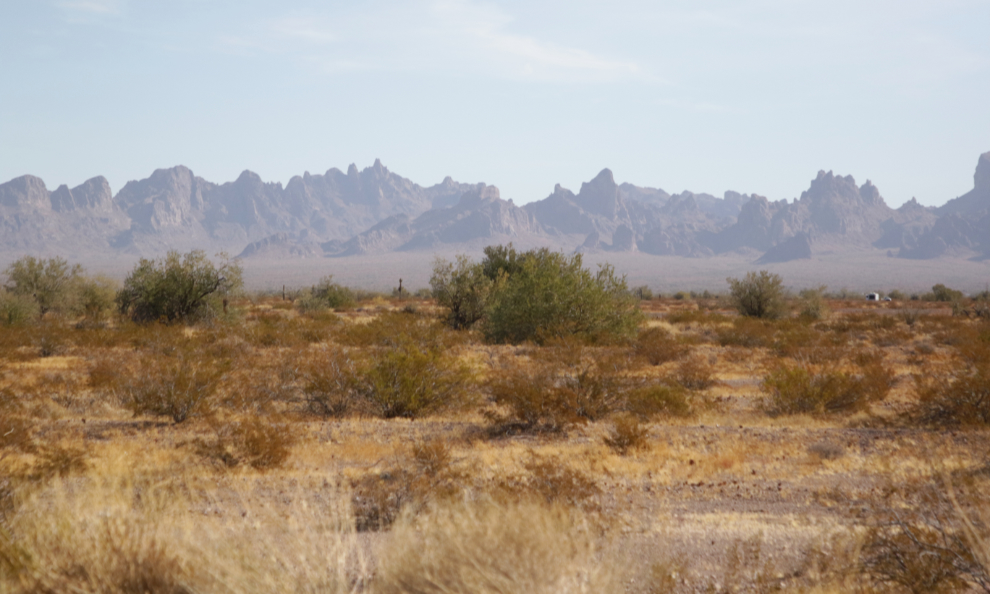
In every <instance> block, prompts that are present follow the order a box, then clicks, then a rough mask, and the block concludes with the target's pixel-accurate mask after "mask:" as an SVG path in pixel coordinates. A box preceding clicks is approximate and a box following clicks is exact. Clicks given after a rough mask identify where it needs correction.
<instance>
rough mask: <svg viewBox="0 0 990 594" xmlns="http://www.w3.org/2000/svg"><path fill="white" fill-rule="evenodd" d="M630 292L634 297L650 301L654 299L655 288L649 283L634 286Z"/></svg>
mask: <svg viewBox="0 0 990 594" xmlns="http://www.w3.org/2000/svg"><path fill="white" fill-rule="evenodd" d="M630 293H631V294H632V296H633V297H635V298H636V299H639V300H641V301H649V300H650V299H653V290H652V289H650V287H648V286H647V285H643V286H640V287H634V288H633V289H632V290H631V291H630Z"/></svg>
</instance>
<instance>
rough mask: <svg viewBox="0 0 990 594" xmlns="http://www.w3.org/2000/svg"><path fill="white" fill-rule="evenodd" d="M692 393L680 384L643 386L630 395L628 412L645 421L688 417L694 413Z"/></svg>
mask: <svg viewBox="0 0 990 594" xmlns="http://www.w3.org/2000/svg"><path fill="white" fill-rule="evenodd" d="M691 400H692V396H691V393H690V392H689V391H688V390H686V389H685V388H684V387H683V386H681V385H678V384H669V383H660V384H653V385H650V386H643V387H640V388H637V389H635V390H632V391H631V392H630V393H629V397H628V404H627V405H626V407H627V410H628V411H629V412H630V413H632V414H634V415H636V416H637V417H639V418H641V419H645V420H650V419H654V418H657V417H688V416H691V414H692V413H693V407H692V405H691Z"/></svg>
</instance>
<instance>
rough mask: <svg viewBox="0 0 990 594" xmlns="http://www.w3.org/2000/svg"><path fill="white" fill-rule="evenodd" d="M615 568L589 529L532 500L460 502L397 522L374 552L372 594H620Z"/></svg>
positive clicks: (618, 567) (617, 565)
mask: <svg viewBox="0 0 990 594" xmlns="http://www.w3.org/2000/svg"><path fill="white" fill-rule="evenodd" d="M620 574H621V564H620V563H619V562H618V561H617V560H616V559H610V558H603V557H602V552H601V547H600V545H599V543H598V542H597V540H596V538H595V537H594V534H593V533H592V530H591V529H590V527H589V526H587V525H586V524H584V523H582V522H581V521H580V520H576V519H575V518H574V516H573V515H572V514H570V513H569V512H567V511H566V510H563V509H561V508H558V507H548V506H546V505H540V504H535V503H515V504H508V505H495V504H492V503H475V504H462V505H458V506H454V507H451V508H445V509H431V510H430V511H429V512H428V513H425V514H423V515H422V516H421V517H419V518H409V517H407V518H405V519H404V520H403V521H402V522H400V523H399V524H397V525H396V527H395V528H394V529H393V532H392V536H391V538H390V540H389V543H388V545H387V546H386V549H385V551H384V552H383V554H382V566H381V569H380V572H379V575H378V577H377V580H378V581H377V583H376V587H375V590H376V592H378V593H380V594H393V593H394V594H399V593H402V594H432V593H435V594H447V593H453V592H472V593H475V594H496V593H507V592H527V593H529V594H564V593H569V594H570V593H580V592H587V593H591V592H620V591H622V584H621V582H620V581H619V575H620Z"/></svg>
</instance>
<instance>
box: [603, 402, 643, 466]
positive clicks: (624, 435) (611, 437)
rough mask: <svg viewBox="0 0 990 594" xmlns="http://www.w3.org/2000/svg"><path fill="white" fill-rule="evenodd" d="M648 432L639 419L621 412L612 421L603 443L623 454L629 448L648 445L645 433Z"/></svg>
mask: <svg viewBox="0 0 990 594" xmlns="http://www.w3.org/2000/svg"><path fill="white" fill-rule="evenodd" d="M648 432H649V429H648V428H647V427H644V426H643V424H642V423H640V420H639V419H638V418H637V417H636V416H635V415H632V414H628V413H626V414H621V415H618V416H616V417H615V419H614V420H613V421H612V427H611V429H610V430H609V434H608V435H607V436H605V445H607V446H608V447H610V448H612V449H613V450H615V451H616V452H617V453H618V454H619V455H622V456H625V455H626V454H627V453H629V452H630V451H631V450H636V449H640V448H645V447H647V446H648V442H647V440H646V435H647V433H648Z"/></svg>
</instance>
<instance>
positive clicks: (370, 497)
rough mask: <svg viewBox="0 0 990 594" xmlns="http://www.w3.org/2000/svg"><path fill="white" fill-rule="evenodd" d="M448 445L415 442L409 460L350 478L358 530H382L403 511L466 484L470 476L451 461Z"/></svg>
mask: <svg viewBox="0 0 990 594" xmlns="http://www.w3.org/2000/svg"><path fill="white" fill-rule="evenodd" d="M452 461H453V460H452V456H451V451H450V446H449V445H447V444H446V443H444V442H443V441H442V440H440V439H429V440H425V441H420V442H417V443H415V444H414V445H413V448H412V460H411V461H410V463H409V464H403V465H397V466H394V467H392V468H389V469H387V470H385V471H384V472H380V473H371V474H367V475H365V476H363V477H361V478H359V479H357V480H355V481H353V482H352V486H353V499H352V503H353V509H354V516H355V520H356V523H357V529H358V530H359V531H361V532H365V531H376V530H384V529H386V528H388V527H390V526H391V525H392V524H393V523H394V522H395V521H396V520H398V519H399V518H400V517H401V515H402V513H404V512H406V513H410V514H415V513H418V512H420V511H422V510H423V509H424V508H425V507H427V506H429V505H435V504H437V503H439V502H446V501H452V500H454V499H455V496H456V495H458V494H460V493H462V492H463V491H464V489H466V488H468V484H467V483H468V480H469V478H470V477H469V476H468V475H467V474H466V473H464V472H462V471H459V470H457V469H455V468H454V467H453V465H452Z"/></svg>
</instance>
